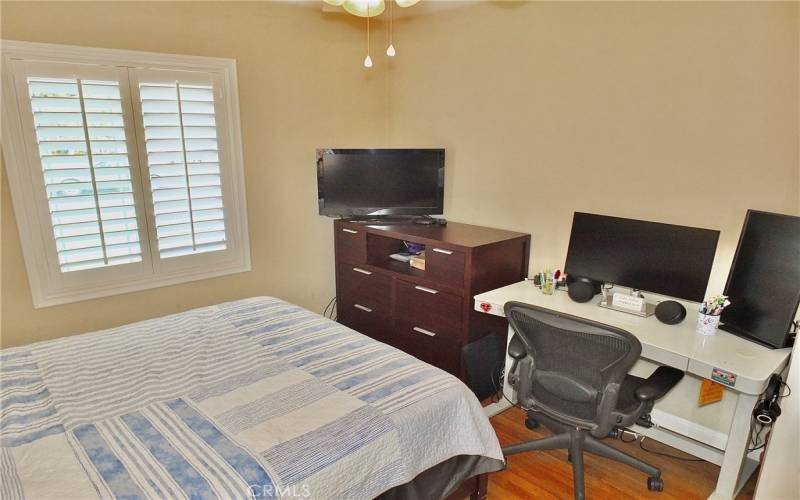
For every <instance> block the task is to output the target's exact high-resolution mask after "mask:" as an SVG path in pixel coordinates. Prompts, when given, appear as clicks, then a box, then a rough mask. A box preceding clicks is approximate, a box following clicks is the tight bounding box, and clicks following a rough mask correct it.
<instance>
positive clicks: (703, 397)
mask: <svg viewBox="0 0 800 500" xmlns="http://www.w3.org/2000/svg"><path fill="white" fill-rule="evenodd" d="M724 393H725V387H724V386H723V385H722V384H718V383H716V382H714V381H713V380H708V379H704V380H703V383H702V384H701V385H700V394H699V396H698V397H697V406H705V405H707V404H711V403H717V402H719V401H722V395H723V394H724Z"/></svg>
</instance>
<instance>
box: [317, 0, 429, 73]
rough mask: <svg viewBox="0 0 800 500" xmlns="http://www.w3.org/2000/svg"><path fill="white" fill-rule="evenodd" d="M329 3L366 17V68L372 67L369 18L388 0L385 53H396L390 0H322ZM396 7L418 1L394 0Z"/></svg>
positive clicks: (377, 14) (376, 14) (382, 9)
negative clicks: (387, 42) (386, 45)
mask: <svg viewBox="0 0 800 500" xmlns="http://www.w3.org/2000/svg"><path fill="white" fill-rule="evenodd" d="M323 1H324V2H325V3H327V4H329V5H334V6H336V7H342V8H343V9H344V10H345V11H346V12H348V13H350V14H353V15H354V16H358V17H366V18H367V57H365V58H364V66H365V67H367V68H371V67H372V57H370V53H369V19H370V18H371V17H375V16H379V15H381V14H383V12H384V11H385V10H386V2H389V24H388V30H387V31H388V41H389V46H388V47H386V55H387V56H389V57H394V56H395V55H397V50H396V49H395V47H394V12H393V8H392V0H323ZM394 2H395V3H397V6H398V7H404V8H405V7H411V6H412V5H414V4H416V3H417V2H419V0H394Z"/></svg>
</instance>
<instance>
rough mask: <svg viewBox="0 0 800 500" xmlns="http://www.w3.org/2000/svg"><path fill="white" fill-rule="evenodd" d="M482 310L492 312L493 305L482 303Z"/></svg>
mask: <svg viewBox="0 0 800 500" xmlns="http://www.w3.org/2000/svg"><path fill="white" fill-rule="evenodd" d="M481 309H483V312H485V313H488V312H489V311H491V310H492V305H491V304H490V303H488V302H481Z"/></svg>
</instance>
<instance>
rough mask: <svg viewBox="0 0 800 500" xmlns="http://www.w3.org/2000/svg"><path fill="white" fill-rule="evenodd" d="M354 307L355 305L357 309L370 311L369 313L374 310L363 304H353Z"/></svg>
mask: <svg viewBox="0 0 800 500" xmlns="http://www.w3.org/2000/svg"><path fill="white" fill-rule="evenodd" d="M353 307H355V308H356V309H361V310H362V311H364V312H368V313H371V312H372V309H370V308H369V307H367V306H362V305H361V304H353Z"/></svg>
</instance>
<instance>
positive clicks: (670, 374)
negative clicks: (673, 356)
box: [636, 366, 683, 401]
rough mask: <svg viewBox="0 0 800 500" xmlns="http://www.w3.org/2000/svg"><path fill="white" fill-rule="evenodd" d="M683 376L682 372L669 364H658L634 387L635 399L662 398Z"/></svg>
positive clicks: (651, 399)
mask: <svg viewBox="0 0 800 500" xmlns="http://www.w3.org/2000/svg"><path fill="white" fill-rule="evenodd" d="M682 378H683V372H682V371H680V370H678V369H677V368H672V367H671V366H659V367H658V368H656V371H654V372H653V373H652V374H651V375H650V376H649V377H647V380H645V381H644V382H643V383H642V385H640V386H639V387H637V388H636V399H638V400H639V401H655V400H656V399H660V398H662V397H663V396H664V395H665V394H666V393H668V392H669V390H670V389H672V388H673V387H674V386H675V384H677V383H678V382H680V380H681V379H682Z"/></svg>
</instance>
